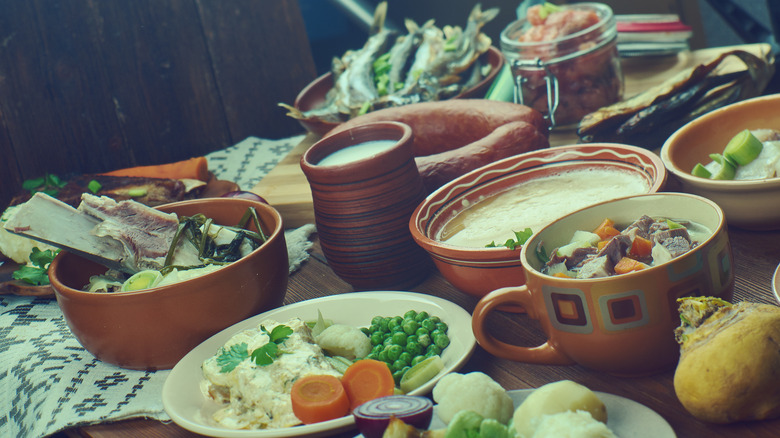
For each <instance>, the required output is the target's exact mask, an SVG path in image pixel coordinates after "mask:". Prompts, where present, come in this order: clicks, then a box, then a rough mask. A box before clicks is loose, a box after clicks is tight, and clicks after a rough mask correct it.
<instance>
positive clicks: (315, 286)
mask: <svg viewBox="0 0 780 438" xmlns="http://www.w3.org/2000/svg"><path fill="white" fill-rule="evenodd" d="M710 55H711V53H705V54H696V55H691V56H688V55H681V57H678V58H677V59H676V60H675V59H672V60H667V61H665V62H661V63H658V62H656V63H645V64H642V65H634V66H629V67H630V68H631V69H632V70H630V71H632V72H633V76H632V78H633V79H632V81H630V82H629V83H627V94H629V92H630V91H631V90H636V89H641V87H643V86H646V85H648V84H649V83H652V82H656V81H658V80H659V79H663V78H665V77H667V76H669V75H671V74H672V73H671V72H672V71H676V70H679V68H680V67H681V66H686V65H690V64H691V63H693V62H698V61H699V60H700V59H703V58H702V57H705V58H706V56H710ZM637 62H639V61H637ZM643 72H644V73H643ZM571 136H572V133H558V134H554V135H553V136H552V137H551V143H552V144H554V145H555V144H565V143H574V142H576V139H573V138H572V137H571ZM315 140H316V137H313V136H309V137H306V139H304V141H303V142H302V143H301V145H300V146H299V147H297V148H296V149H295V150H293V152H292V153H291V154H290V155H289V156H288V157H287V158H286V159H285V160H284V161H283V162H282V163H280V165H279V166H278V167H277V169H275V170H274V171H273V172H272V173H271V174H269V177H271V178H268V181H266V180H265V179H264V181H266V182H265V183H262V182H261V184H259V185H258V188H260V189H270V188H275V189H276V190H277V192H276V193H275V194H274V196H273V197H274V199H271V202H272V203H274V204H275V202H274V200H275V199H279V200H280V202H281V200H284V199H287V200H288V201H287V203H286V204H285V208H286V210H285V211H283V215H285V213H287V215H289V217H290V219H291V220H289V221H288V220H287V219H288V216H285V220H286V222H287V225H288V226H297V225H299V224H300V223H305V222H306V221H307V220H308V219H309V218H310V217H311V216H310V215H311V213H310V212H308V211H307V210H306V208H310V204H309V206H308V207H307V205H306V196H307V193H306V190H305V189H307V188H308V186H305V187H304V188H303V189H301V187H302V186H301V177H302V175H300V173H299V172H300V170H299V168H297V164H298V161H299V160H300V154H302V153H303V151H305V150H306V148H307V147H308V146H310V145H311V144H312V143H313V142H314V141H315ZM573 140H574V141H573ZM304 183H305V180H304ZM285 187H287V188H288V189H292V190H293V191H297V194H296V193H291V192H290V190H288V191H284V188H285ZM672 188H673V187H672ZM279 190H281V193H280V192H278V191H279ZM256 191H257V190H256ZM262 194H263V195H264V196H266V197H268V193H262ZM294 196H298V198H295V197H294ZM309 196H310V195H309ZM290 200H292V202H290ZM301 203H303V204H302V205H303V206H301ZM729 234H730V237H731V243H732V247H733V250H734V263H735V273H736V289H735V293H734V301H743V300H744V301H753V302H763V303H770V304H777V301H776V300H775V298H774V295H773V293H772V278H773V274H774V271H775V268H776V267H777V265H778V263H780V231H775V232H752V231H745V230H740V229H736V228H731V229H729ZM411 290H412V291H416V292H422V293H427V294H430V295H434V296H438V297H441V298H445V299H448V300H450V301H453V302H455V303H457V304H458V305H460V306H462V307H463V308H465V309H466V310H468V311H469V312H471V311H473V309H474V306H475V305H476V302H477V299H476V298H474V297H471V296H467V295H465V294H463V293H461V292H459V291H458V290H456V289H455V288H454V287H453V286H452V285H450V284H449V283H448V282H447V281H446V280H445V279H444V278H443V277H441V275H439V274H438V273H437V272H434V273H432V274H431V275H430V277H429V278H428V279H427V280H425V281H424V282H423V283H422V284H420V285H418V286H416V287H414V288H412V289H411ZM351 291H352V288H351V287H350V286H349V285H348V284H346V283H344V282H343V281H342V280H340V279H339V278H338V277H337V276H336V275H335V274H334V273H333V271H332V270H331V269H330V268H329V267H328V265H327V262H326V260H325V258H324V256H323V255H322V252H321V250H320V248H319V245H318V244H316V239H315V247H314V248H313V251H312V257H311V259H310V260H309V261H307V262H306V263H304V264H303V266H302V267H301V269H300V270H299V271H297V272H295V273H293V274H292V275H291V277H290V283H289V288H288V291H287V297H286V299H285V304H290V303H294V302H298V301H303V300H307V299H312V298H317V297H321V296H326V295H334V294H341V293H349V292H351ZM489 326H490V329H491V330H492V331H494V333H499V332H500V333H511V334H512V339H511V341H512V342H516V343H518V344H519V345H528V346H532V345H539V344H540V343H542V342H543V340H544V335H543V333H542V331H541V329H540V327H539V325H538V324H537V323H535V322H534V321H532V320H530V319H529V318H528V317H526V316H523V315H516V314H500V313H499V314H497V315H496V316H493V317H491V319H490V321H489ZM476 370H478V371H482V372H485V373H487V374H488V375H490V376H491V377H493V378H494V379H495V380H496V381H498V382H499V383H500V384H501V385H502V386H503V387H504V388H506V389H523V388H536V387H539V386H541V385H543V384H545V383H548V382H553V381H556V380H561V379H571V380H574V381H576V382H579V383H582V384H584V385H585V386H587V387H589V388H590V389H592V390H595V391H602V392H608V393H612V394H616V395H619V396H623V397H626V398H629V399H632V400H635V401H637V402H639V403H642V404H643V405H645V406H647V407H649V408H651V409H653V410H654V411H656V412H657V413H659V414H660V415H661V416H662V417H664V418H665V419H666V420H667V421H668V422H669V424H671V426H672V428H673V429H674V430H675V432H676V433H677V435H678V437H681V438H688V437H690V438H695V437H704V436H706V437H745V438H748V437H764V438H769V437H777V436H780V420H772V421H762V422H752V423H741V424H732V425H714V424H707V423H703V422H700V421H698V420H696V419H695V418H693V417H692V416H691V415H689V414H688V413H687V412H686V411H685V410H684V408H683V407H682V406H681V405H680V403H679V402H678V401H677V398H676V396H675V393H674V388H673V384H672V379H673V375H674V372H673V370H669V371H667V372H664V373H661V374H657V375H654V376H649V377H642V378H618V377H614V376H611V375H607V374H603V373H598V372H593V371H589V370H586V369H583V368H581V367H578V366H571V367H568V366H567V367H563V366H542V365H529V364H522V363H516V362H512V361H508V360H504V359H498V358H495V357H493V356H491V355H489V354H488V353H486V352H485V351H484V350H482V349H481V348H480V347H477V349H476V351H475V353H474V355H473V356H472V358H471V359H470V360H469V361H468V362H467V363H466V365H465V367H464V368H463V369H462V370H461V372H469V371H476ZM62 435H65V436H70V437H92V438H108V437H116V438H121V437H128V438H129V437H133V438H135V437H138V436H143V437H191V436H197V435H195V434H193V433H190V432H188V431H186V430H184V429H182V428H180V427H179V426H177V425H175V424H173V423H168V424H164V423H160V422H157V421H153V420H127V421H121V422H116V423H111V424H104V425H96V426H89V427H82V428H79V429H73V430H68V431H66V432H64V433H63V434H62ZM354 435H355V433H348V434H343V435H339V436H340V437H342V436H343V437H347V436H354Z"/></svg>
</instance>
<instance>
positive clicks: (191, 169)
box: [103, 157, 209, 181]
mask: <svg viewBox="0 0 780 438" xmlns="http://www.w3.org/2000/svg"><path fill="white" fill-rule="evenodd" d="M103 175H110V176H135V177H146V178H168V179H199V180H201V181H208V180H209V163H208V161H207V160H206V157H194V158H190V159H189V160H183V161H177V162H175V163H167V164H158V165H153V166H137V167H128V168H126V169H118V170H113V171H111V172H105V173H103Z"/></svg>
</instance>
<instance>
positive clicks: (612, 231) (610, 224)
mask: <svg viewBox="0 0 780 438" xmlns="http://www.w3.org/2000/svg"><path fill="white" fill-rule="evenodd" d="M593 233H595V234H598V236H599V238H600V239H601V240H609V239H610V238H612V237H614V236H617V235H618V234H620V231H618V229H617V228H615V221H613V220H612V219H609V218H606V219H604V220H603V221H602V222H601V223H600V224H599V226H598V227H596V229H595V230H593Z"/></svg>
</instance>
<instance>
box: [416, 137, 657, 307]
mask: <svg viewBox="0 0 780 438" xmlns="http://www.w3.org/2000/svg"><path fill="white" fill-rule="evenodd" d="M591 170H593V171H600V170H604V171H610V172H618V173H620V174H625V175H630V176H631V177H633V178H635V179H636V180H637V181H641V185H642V186H641V187H640V188H639V189H637V190H636V192H635V193H632V194H638V193H654V192H657V191H659V190H661V188H662V187H663V186H664V184H665V182H666V175H667V174H666V169H665V168H664V165H663V163H662V162H661V160H660V159H659V158H658V156H657V155H655V154H654V153H653V152H651V151H648V150H646V149H642V148H638V147H635V146H628V145H622V144H612V143H592V144H581V145H570V146H558V147H552V148H548V149H540V150H536V151H531V152H527V153H524V154H520V155H515V156H513V157H509V158H505V159H503V160H499V161H496V162H494V163H491V164H488V165H486V166H483V167H481V168H479V169H476V170H474V171H472V172H469V173H467V174H465V175H463V176H461V177H459V178H457V179H455V180H453V181H451V182H449V183H448V184H446V185H444V186H442V187H441V188H439V189H438V190H436V191H435V192H433V193H431V194H430V195H429V196H428V197H427V198H426V199H425V201H423V202H422V203H421V204H420V205H419V206H418V207H417V209H416V210H415V211H414V213H413V214H412V218H411V220H410V222H409V228H410V229H411V231H412V236H413V237H414V239H415V241H416V242H417V244H418V245H420V246H422V247H423V248H424V249H425V250H426V251H427V252H428V254H429V255H430V256H431V258H432V259H433V262H434V264H435V265H436V267H437V268H438V270H439V272H441V274H442V275H443V276H444V278H446V279H447V280H448V281H449V282H450V283H452V285H454V286H455V287H456V288H458V289H459V290H460V291H462V292H464V293H466V294H469V295H472V296H475V297H477V298H481V297H483V296H485V295H486V294H487V293H488V292H490V291H493V290H495V289H498V288H501V287H506V286H519V285H522V284H524V283H525V273H524V272H523V267H522V265H521V263H520V247H519V246H518V247H515V248H514V249H510V248H508V247H501V246H497V247H491V248H487V247H485V245H486V244H489V243H490V242H491V241H495V243H497V244H501V243H502V242H504V241H505V239H506V238H510V237H512V236H511V235H510V234H511V232H510V233H509V234H502V235H501V236H485V237H484V239H483V240H484V242H483V241H481V240H476V243H474V244H473V245H471V246H464V245H462V244H453V243H451V242H452V240H443V238H442V236H443V233H445V232H446V229H447V227H448V226H449V225H450V224H451V223H452V222H453V221H455V220H459V219H457V218H459V216H460V215H462V214H471V213H473V212H474V211H475V210H474V209H475V208H479V205H480V202H481V201H485V200H487V199H489V198H491V197H494V196H497V195H501V194H503V193H506V192H508V191H511V190H513V189H516V188H517V187H518V186H521V185H524V184H528V183H533V184H537V183H538V181H539V180H541V179H543V178H545V177H547V176H555V175H559V174H563V173H566V172H571V171H576V172H580V171H582V172H587V171H591ZM537 189H540V190H544V191H549V190H548V188H547V187H545V186H544V185H542V186H541V187H537ZM581 189H582V187H581V186H578V185H577V184H570V185H567V186H566V187H565V188H564V190H566V191H567V192H568V193H569V194H574V195H575V196H576V195H577V193H578V192H580V191H581ZM556 190H557V189H556ZM625 195H627V194H621V192H619V191H614V192H605V193H603V194H602V193H600V196H601V198H600V199H596V200H594V201H593V202H591V203H592V204H595V203H598V202H601V201H606V200H609V199H614V198H618V197H622V196H625ZM577 201H578V202H582V203H580V204H579V207H577V206H575V205H571V206H568V207H567V208H568V210H567V211H564V212H563V213H561V214H559V215H551V216H549V217H548V216H545V217H543V218H541V219H542V220H541V221H539V223H540V224H543V225H546V224H547V223H550V222H552V221H554V220H555V219H557V218H558V217H560V216H563V215H564V214H565V213H569V212H571V211H574V210H576V209H577V208H580V207H585V206H587V205H590V204H591V203H589V202H586V201H585V200H583V199H578V200H577ZM515 220H516V219H515V218H514V217H510V218H502V219H499V221H505V222H506V223H507V228H508V229H509V228H512V229H514V231H522V230H524V228H525V227H527V226H529V224H528V223H526V222H525V221H523V220H520V221H519V222H517V223H513V221H515ZM543 225H540V226H539V227H538V228H537V229H532V231H533V232H537V231H539V229H540V228H541V226H543ZM517 310H520V309H519V308H518V309H517Z"/></svg>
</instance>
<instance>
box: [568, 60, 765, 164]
mask: <svg viewBox="0 0 780 438" xmlns="http://www.w3.org/2000/svg"><path fill="white" fill-rule="evenodd" d="M732 56H733V57H736V58H738V59H740V60H741V61H742V62H743V63H744V64H745V66H746V69H745V70H741V71H736V72H734V71H731V72H723V71H721V70H720V69H719V68H720V67H721V66H722V64H723V62H724V60H726V59H727V58H728V57H732ZM773 73H774V63H773V59H772V57H771V54H770V55H768V58H766V59H764V58H761V57H758V56H756V55H754V54H752V53H749V52H746V51H743V50H733V51H729V52H726V53H723V54H721V55H720V56H718V57H717V58H715V59H714V60H713V61H711V62H709V63H707V64H700V65H697V66H694V67H691V68H689V69H686V70H684V71H682V72H680V73H678V74H677V75H675V76H674V77H672V78H670V79H668V80H667V81H665V82H663V83H661V84H659V85H657V86H655V87H652V88H649V89H647V90H645V91H644V92H642V93H640V94H637V95H635V96H633V97H631V98H629V99H626V100H624V101H621V102H618V103H615V104H614V105H610V106H607V107H604V108H601V109H599V110H598V111H595V112H593V113H590V114H588V115H586V116H585V117H583V118H582V120H581V121H580V125H579V129H578V130H577V133H578V135H579V136H580V139H581V140H582V141H583V142H586V143H587V142H619V143H627V144H634V145H637V146H641V147H644V148H647V149H654V148H657V147H660V146H661V145H662V144H663V142H664V140H665V139H666V138H668V137H669V135H671V134H672V133H673V132H674V131H676V130H677V129H678V128H680V127H681V126H682V125H684V124H685V123H688V122H689V121H691V120H693V119H694V118H696V117H698V116H700V115H702V114H705V113H707V112H709V111H712V110H715V109H717V108H720V107H722V106H724V105H728V104H730V103H733V102H736V101H739V100H743V99H747V98H750V97H754V96H757V95H759V94H761V92H762V91H763V90H764V88H766V86H767V84H768V82H769V80H770V79H771V77H772V74H773Z"/></svg>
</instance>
